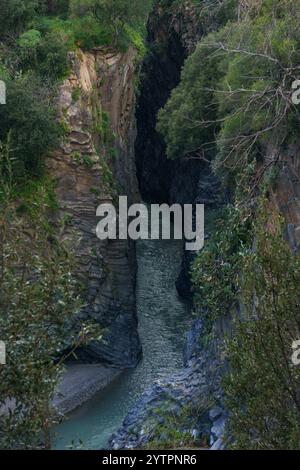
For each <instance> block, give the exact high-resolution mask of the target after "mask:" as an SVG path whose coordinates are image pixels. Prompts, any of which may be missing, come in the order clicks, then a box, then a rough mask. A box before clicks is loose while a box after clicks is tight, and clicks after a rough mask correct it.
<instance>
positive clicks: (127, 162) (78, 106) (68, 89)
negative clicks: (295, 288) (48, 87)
mask: <svg viewBox="0 0 300 470" xmlns="http://www.w3.org/2000/svg"><path fill="white" fill-rule="evenodd" d="M135 59H136V51H135V50H134V49H132V48H130V49H129V50H128V51H127V52H126V53H125V54H120V53H119V54H118V53H116V52H115V51H111V50H108V49H97V50H93V51H92V52H89V53H88V52H82V51H78V52H76V53H72V54H71V55H70V62H71V70H72V72H71V74H70V76H69V78H68V79H67V80H65V82H64V83H63V85H62V86H61V89H60V95H59V102H58V108H59V116H60V119H61V121H62V124H63V126H64V127H65V129H66V138H65V140H64V142H63V144H62V145H61V148H59V149H58V150H57V151H56V152H55V153H54V154H53V155H52V156H51V158H50V159H49V162H48V166H49V172H50V174H51V175H52V176H53V177H54V178H55V179H56V180H57V196H58V200H59V204H60V212H61V214H60V215H61V218H62V219H63V220H65V235H66V237H69V238H71V240H73V241H74V243H76V253H77V265H78V269H77V275H78V277H79V279H80V280H81V281H82V284H83V285H84V289H85V294H84V295H85V299H84V300H85V306H84V308H83V309H82V311H81V313H80V315H79V318H78V322H79V321H81V320H93V321H96V322H97V323H98V324H99V325H100V326H101V327H103V328H105V341H102V342H96V341H95V342H93V343H91V344H90V345H89V346H88V347H86V348H84V349H82V350H81V351H80V352H79V357H80V359H82V360H85V361H87V362H102V363H104V364H107V365H110V366H112V367H117V368H126V367H134V366H135V365H136V364H137V362H138V360H139V358H140V355H141V346H140V341H139V337H138V333H137V315H136V306H135V274H136V261H135V249H134V246H133V245H132V244H131V243H130V242H127V241H118V240H116V241H115V240H112V241H105V242H104V241H100V240H99V239H98V238H97V237H96V226H97V222H98V220H97V218H96V208H97V207H98V205H99V204H100V203H101V202H103V201H104V200H107V199H108V200H111V199H112V198H115V197H116V196H117V195H118V194H122V195H124V194H125V195H127V196H128V198H129V201H131V202H134V201H137V200H138V199H139V192H138V185H137V180H136V169H135V160H134V141H135V134H136V132H135V117H134V110H135V87H134V82H135V75H136V66H135Z"/></svg>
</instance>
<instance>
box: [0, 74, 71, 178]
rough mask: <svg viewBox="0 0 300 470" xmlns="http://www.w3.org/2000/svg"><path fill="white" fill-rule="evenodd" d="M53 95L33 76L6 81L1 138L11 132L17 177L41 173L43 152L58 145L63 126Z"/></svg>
mask: <svg viewBox="0 0 300 470" xmlns="http://www.w3.org/2000/svg"><path fill="white" fill-rule="evenodd" d="M52 98H53V97H52V96H51V94H50V92H49V89H48V88H47V87H45V86H44V85H43V84H42V83H41V81H40V80H39V78H38V77H36V76H35V75H32V74H30V75H28V76H24V77H18V78H16V79H14V80H12V79H11V80H10V81H8V82H7V105H6V106H1V107H0V140H1V141H5V139H6V137H7V135H8V133H9V132H10V138H11V150H10V156H11V160H12V164H13V173H14V175H15V177H16V178H24V177H25V176H26V175H36V176H37V175H40V174H41V173H42V170H43V163H44V157H45V155H46V154H47V153H48V152H49V151H51V150H52V149H54V148H56V147H57V146H58V144H59V139H60V138H61V136H62V129H61V127H60V125H59V124H58V123H57V121H56V113H55V109H54V106H53V104H52Z"/></svg>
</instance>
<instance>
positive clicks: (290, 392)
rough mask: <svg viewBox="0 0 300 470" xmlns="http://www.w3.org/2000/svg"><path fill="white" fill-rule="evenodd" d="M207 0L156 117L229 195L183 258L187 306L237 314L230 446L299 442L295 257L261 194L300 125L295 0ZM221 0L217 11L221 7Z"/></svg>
mask: <svg viewBox="0 0 300 470" xmlns="http://www.w3.org/2000/svg"><path fill="white" fill-rule="evenodd" d="M204 3H205V4H206V2H201V1H198V2H197V5H198V11H199V18H201V17H202V18H203V15H204V16H205V17H207V13H208V16H209V18H210V19H211V20H212V23H211V29H214V31H211V30H210V31H209V30H208V34H205V35H204V37H203V39H202V40H201V41H200V42H199V44H198V46H197V48H196V50H195V52H194V53H193V54H192V55H191V56H190V57H189V58H188V59H187V61H186V64H185V66H184V68H183V71H182V78H181V83H180V84H179V86H178V87H177V88H176V89H175V90H174V91H173V92H172V95H171V97H170V99H169V101H168V103H167V105H166V106H165V108H164V109H162V110H161V111H160V113H159V122H158V129H159V131H160V132H161V133H162V134H163V135H164V138H165V141H166V144H167V152H168V156H169V158H182V157H186V158H189V157H192V158H198V159H199V161H202V162H206V163H209V162H210V164H211V167H212V170H213V172H214V173H215V174H216V175H217V176H218V177H219V178H220V180H221V181H222V182H223V186H224V189H226V192H227V194H228V195H229V199H230V204H228V205H227V206H226V207H224V209H223V210H222V211H221V214H220V212H219V213H217V214H216V221H215V230H214V231H213V234H212V235H211V236H210V239H209V241H208V242H207V244H206V247H205V249H204V250H203V251H202V252H201V253H200V255H199V256H198V257H197V259H196V261H195V263H194V264H193V267H192V276H193V281H194V289H195V301H196V308H197V311H198V313H199V314H201V315H202V316H203V317H204V318H205V319H206V320H207V325H208V329H209V328H211V327H212V325H213V321H214V320H216V319H217V318H224V317H226V316H228V314H230V315H232V316H233V317H236V319H235V331H234V333H233V337H234V339H229V341H228V345H227V357H228V360H229V363H230V367H231V373H230V374H229V376H228V377H227V379H226V381H225V383H224V390H225V393H226V396H227V405H228V407H229V410H230V412H231V419H230V425H229V429H230V433H229V435H230V436H231V437H233V444H232V446H234V447H235V448H269V449H274V448H299V424H298V423H299V389H300V377H299V371H298V370H296V368H295V367H294V366H293V364H292V362H291V355H292V342H293V340H295V339H297V338H298V337H299V334H300V333H299V308H298V307H299V306H298V303H299V301H298V298H299V280H298V274H299V272H298V271H299V255H298V254H292V252H291V251H290V248H289V247H288V245H287V243H286V241H284V239H283V235H284V233H285V232H284V231H282V228H281V227H282V226H281V224H280V223H279V215H278V213H277V210H276V209H275V208H274V206H273V207H272V205H271V203H269V204H268V203H263V202H261V201H262V200H263V201H264V199H265V198H266V200H268V199H271V198H270V195H271V193H274V191H275V194H276V183H277V181H278V179H279V178H280V176H281V174H282V171H283V170H284V168H285V167H286V166H287V167H289V166H290V165H291V162H289V161H288V160H287V159H286V158H283V156H284V155H286V154H287V152H288V149H289V147H290V146H291V145H292V144H294V143H295V142H297V138H298V135H299V130H300V129H299V122H300V121H299V118H300V110H299V106H297V105H296V104H295V103H294V102H293V100H292V93H293V86H292V85H293V82H294V81H295V80H297V79H298V78H299V62H300V33H299V20H300V6H299V4H298V3H296V2H293V1H291V0H284V1H282V0H280V1H279V0H266V1H260V0H257V1H251V2H250V1H238V0H235V1H229V0H224V1H223V2H218V6H217V10H215V9H214V6H213V3H214V2H211V8H209V6H207V5H204ZM208 3H209V2H208ZM220 3H221V4H222V9H223V11H226V12H227V14H226V16H224V15H221V16H218V15H219V13H220ZM216 18H218V20H216ZM218 227H219V229H218ZM241 310H242V311H241ZM237 311H238V312H239V313H238V314H237V315H236V312H237Z"/></svg>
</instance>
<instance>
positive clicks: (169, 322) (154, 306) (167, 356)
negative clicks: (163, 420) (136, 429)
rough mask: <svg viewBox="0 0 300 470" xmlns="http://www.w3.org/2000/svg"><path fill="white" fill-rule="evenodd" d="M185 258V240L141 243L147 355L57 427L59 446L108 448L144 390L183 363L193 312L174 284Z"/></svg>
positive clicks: (140, 301) (140, 295)
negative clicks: (183, 253)
mask: <svg viewBox="0 0 300 470" xmlns="http://www.w3.org/2000/svg"><path fill="white" fill-rule="evenodd" d="M181 259H182V242H181V241H178V240H140V241H139V242H137V261H138V274H137V292H136V295H137V310H138V317H139V334H140V338H141V341H142V345H143V359H142V361H141V362H140V363H139V365H138V366H137V368H136V369H133V370H128V371H125V372H124V373H123V374H122V375H121V376H120V377H119V378H118V379H117V380H115V381H114V382H113V383H112V384H111V385H110V386H108V387H107V388H105V389H104V390H103V391H101V392H99V393H98V394H97V395H95V396H94V398H92V399H91V400H89V401H88V402H87V403H86V404H85V405H83V406H82V407H80V408H79V409H78V410H76V411H75V412H74V413H72V414H71V415H70V416H69V417H68V419H67V420H65V421H64V422H63V423H61V424H60V425H59V426H57V427H56V428H55V430H54V434H55V437H54V448H55V449H68V448H76V449H77V448H83V449H101V448H105V446H106V445H107V441H108V439H109V437H110V436H111V435H112V434H113V433H114V432H115V431H116V430H117V429H118V428H119V427H120V425H121V423H122V421H123V419H124V418H125V416H126V414H127V412H128V411H129V409H130V408H131V407H132V406H133V405H134V402H135V401H136V400H137V398H138V397H139V396H140V395H141V394H142V393H143V391H145V390H146V389H147V388H149V387H150V386H151V385H152V384H153V382H154V381H155V380H157V379H159V378H162V377H165V376H168V375H170V374H172V373H174V372H176V371H177V370H179V369H180V368H181V367H182V365H183V359H182V358H183V355H182V352H183V347H184V342H185V335H184V332H185V331H188V329H189V325H190V322H191V315H190V306H189V305H187V304H186V303H184V302H183V301H182V300H181V299H180V298H179V296H178V294H177V291H176V287H175V280H176V278H177V276H178V273H179V270H180V264H181Z"/></svg>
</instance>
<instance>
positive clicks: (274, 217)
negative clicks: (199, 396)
mask: <svg viewBox="0 0 300 470" xmlns="http://www.w3.org/2000/svg"><path fill="white" fill-rule="evenodd" d="M255 240H256V243H255V251H254V252H252V253H249V254H248V255H247V256H245V257H244V259H243V266H244V269H243V273H242V275H241V276H240V284H241V285H240V291H241V292H242V305H243V306H244V309H243V312H242V315H241V316H239V317H238V318H236V321H235V329H234V335H233V337H232V338H231V339H230V340H229V342H228V349H227V352H228V359H229V363H230V373H229V374H228V376H227V377H226V380H225V382H224V387H225V393H226V398H227V399H226V402H227V406H228V408H229V410H230V413H231V414H230V421H229V435H230V436H231V438H233V443H232V447H234V448H238V449H277V450H278V449H285V450H286V449H290V450H295V449H299V448H300V427H299V420H300V394H299V390H300V369H299V367H296V366H294V365H293V363H292V353H293V350H292V344H293V342H294V341H295V340H298V339H299V338H300V314H299V311H300V300H299V286H300V257H299V254H293V253H292V252H291V250H290V248H289V246H288V245H287V243H286V242H285V241H284V239H283V233H282V220H281V218H280V216H279V215H278V213H277V212H276V211H275V210H272V208H271V206H270V203H268V202H267V201H263V202H262V203H260V207H259V210H258V218H257V222H256V231H255Z"/></svg>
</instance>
